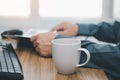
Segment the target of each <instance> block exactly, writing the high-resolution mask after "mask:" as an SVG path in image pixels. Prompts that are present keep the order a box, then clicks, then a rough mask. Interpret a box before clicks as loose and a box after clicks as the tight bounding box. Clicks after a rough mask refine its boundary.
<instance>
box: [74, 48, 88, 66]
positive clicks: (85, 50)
mask: <svg viewBox="0 0 120 80" xmlns="http://www.w3.org/2000/svg"><path fill="white" fill-rule="evenodd" d="M78 51H84V52H85V53H86V56H87V59H86V61H85V62H84V63H82V64H78V65H76V66H77V67H80V66H84V65H85V64H87V63H88V61H89V60H90V53H89V51H88V50H87V49H85V48H79V49H78Z"/></svg>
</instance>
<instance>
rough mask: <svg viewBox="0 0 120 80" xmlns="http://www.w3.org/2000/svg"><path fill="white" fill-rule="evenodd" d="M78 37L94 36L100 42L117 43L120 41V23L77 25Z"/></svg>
mask: <svg viewBox="0 0 120 80" xmlns="http://www.w3.org/2000/svg"><path fill="white" fill-rule="evenodd" d="M77 25H78V28H79V29H78V35H87V36H94V37H96V38H97V39H98V40H101V41H106V42H111V43H117V42H118V41H120V37H119V36H120V23H118V22H114V24H110V23H105V22H102V23H99V24H97V25H95V24H77Z"/></svg>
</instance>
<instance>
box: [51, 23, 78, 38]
mask: <svg viewBox="0 0 120 80" xmlns="http://www.w3.org/2000/svg"><path fill="white" fill-rule="evenodd" d="M51 31H52V32H54V31H57V33H58V34H62V35H65V36H76V35H77V33H78V26H77V25H76V24H71V23H68V22H62V23H61V24H59V25H57V26H55V27H54V28H53V29H52V30H51Z"/></svg>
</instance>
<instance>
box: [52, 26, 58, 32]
mask: <svg viewBox="0 0 120 80" xmlns="http://www.w3.org/2000/svg"><path fill="white" fill-rule="evenodd" d="M58 29H59V26H55V27H53V28H52V29H51V30H50V31H51V32H54V31H57V30H58Z"/></svg>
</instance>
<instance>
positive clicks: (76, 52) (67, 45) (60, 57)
mask: <svg viewBox="0 0 120 80" xmlns="http://www.w3.org/2000/svg"><path fill="white" fill-rule="evenodd" d="M81 51H84V52H85V53H86V56H87V59H86V61H85V62H84V63H82V64H79V60H80V57H81V55H80V54H81ZM52 57H53V61H54V63H55V66H56V69H57V71H58V73H61V74H72V73H74V72H75V68H76V67H80V66H84V65H85V64H87V63H88V62H89V60H90V53H89V51H88V50H87V49H85V48H81V41H80V40H77V39H72V38H61V39H55V40H53V41H52Z"/></svg>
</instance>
